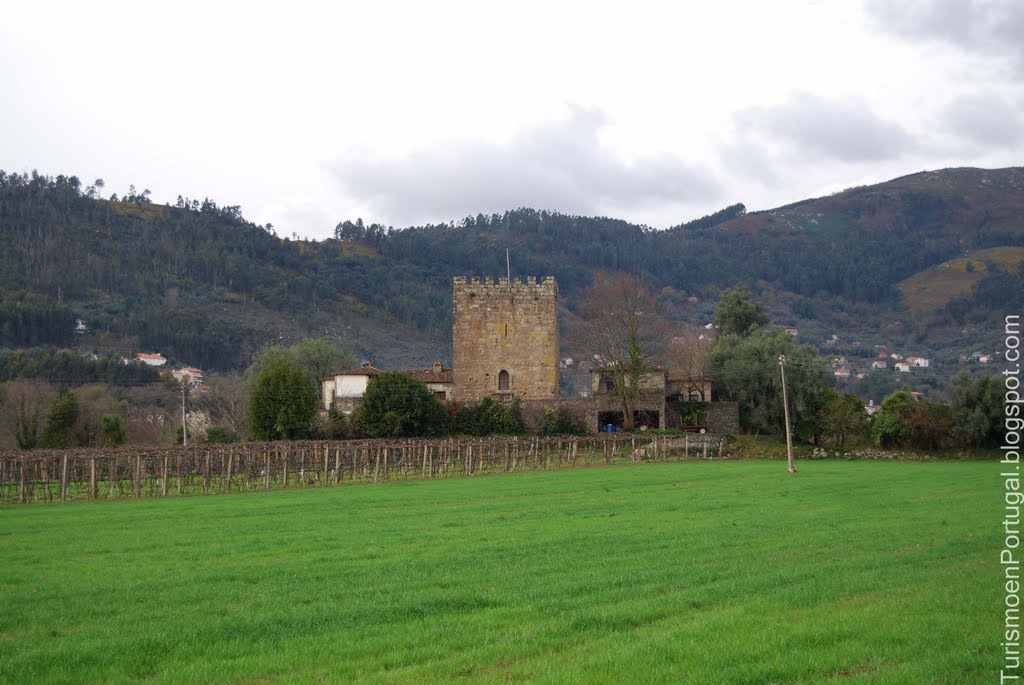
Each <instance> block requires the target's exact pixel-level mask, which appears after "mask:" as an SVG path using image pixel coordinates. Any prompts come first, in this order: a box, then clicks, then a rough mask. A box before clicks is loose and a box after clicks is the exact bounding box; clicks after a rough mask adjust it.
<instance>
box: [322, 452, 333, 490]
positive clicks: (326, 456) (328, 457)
mask: <svg viewBox="0 0 1024 685" xmlns="http://www.w3.org/2000/svg"><path fill="white" fill-rule="evenodd" d="M330 458H331V448H330V447H328V446H327V445H324V478H323V480H322V481H321V482H322V483H323V484H324V485H327V474H328V473H329V471H328V468H329V465H328V462H327V460H328V459H330Z"/></svg>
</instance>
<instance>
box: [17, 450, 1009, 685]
mask: <svg viewBox="0 0 1024 685" xmlns="http://www.w3.org/2000/svg"><path fill="white" fill-rule="evenodd" d="M998 471H999V467H998V464H994V463H984V462H941V463H929V462H923V463H922V462H873V461H872V462H868V461H863V462H845V461H838V462H833V461H816V462H805V463H803V464H801V465H800V472H799V473H798V474H796V475H792V476H791V475H789V474H787V473H786V472H785V465H784V464H782V463H780V462H772V461H740V462H720V461H716V462H680V463H668V464H649V465H646V464H645V465H636V466H619V467H609V468H593V469H581V470H573V471H561V472H545V473H523V474H510V475H501V476H489V477H482V478H467V479H457V480H444V481H435V482H405V483H393V484H387V485H377V486H353V487H348V488H344V487H343V488H326V489H310V490H303V491H281V492H273V493H265V494H264V493H260V494H248V495H231V496H211V497H193V498H179V499H167V500H156V499H154V500H142V501H120V502H101V503H78V504H73V505H29V506H22V507H4V508H0V561H2V571H0V682H3V683H22V682H24V683H45V682H53V683H57V682H59V683H72V682H83V683H92V682H174V683H221V682H228V683H276V682H281V683H286V682H300V683H303V682H307V683H313V682H358V683H378V682H399V683H421V682H452V681H458V680H465V681H471V682H508V681H532V682H572V683H624V682H642V683H657V682H664V683H714V684H715V685H724V684H729V683H737V684H738V683H751V684H752V683H764V684H768V683H808V684H810V683H899V684H907V683H949V684H951V685H952V684H957V685H959V684H962V683H982V682H985V683H989V682H998V670H999V667H1000V665H1001V663H1002V651H1001V650H1002V648H1001V647H1000V644H999V643H1000V641H1001V639H1002V621H1003V615H1002V612H1001V610H1002V594H1001V593H1002V572H1001V569H1000V567H999V565H998V550H999V546H1000V545H1001V543H1002V538H1001V535H1000V534H1001V528H1002V526H1001V522H1002V508H1001V505H1002V502H1001V499H1000V496H1001V491H1000V489H999V488H1000V487H1001V481H1000V479H999V477H998Z"/></svg>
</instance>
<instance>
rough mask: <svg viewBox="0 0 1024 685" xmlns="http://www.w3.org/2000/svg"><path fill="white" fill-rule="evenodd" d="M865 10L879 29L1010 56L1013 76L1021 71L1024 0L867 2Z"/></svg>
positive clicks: (1023, 47)
mask: <svg viewBox="0 0 1024 685" xmlns="http://www.w3.org/2000/svg"><path fill="white" fill-rule="evenodd" d="M864 9H865V12H866V14H867V16H868V19H869V20H871V21H872V22H873V23H874V24H875V25H876V26H877V27H878V28H880V29H881V30H883V31H887V32H889V33H892V34H895V35H898V36H901V37H903V38H908V39H910V40H924V41H942V42H946V43H950V44H952V45H956V46H958V47H959V48H961V49H963V50H965V51H968V52H973V53H978V54H982V55H986V56H994V57H999V58H1009V59H1010V60H1011V62H1012V64H1013V66H1014V68H1015V69H1016V71H1017V75H1018V76H1021V75H1024V3H1022V2H1020V0H914V1H907V2H893V1H892V0H868V1H867V2H866V3H865V6H864Z"/></svg>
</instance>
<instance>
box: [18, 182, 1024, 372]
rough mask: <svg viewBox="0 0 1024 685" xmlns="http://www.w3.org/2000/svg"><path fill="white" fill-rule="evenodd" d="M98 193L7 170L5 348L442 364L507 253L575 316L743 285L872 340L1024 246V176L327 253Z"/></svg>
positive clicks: (450, 232)
mask: <svg viewBox="0 0 1024 685" xmlns="http://www.w3.org/2000/svg"><path fill="white" fill-rule="evenodd" d="M96 185H99V184H96ZM96 185H93V186H90V187H88V188H83V187H82V184H81V182H80V181H79V180H78V179H77V178H75V177H70V178H68V177H63V176H58V177H56V178H49V177H45V176H41V175H38V174H36V173H33V174H31V175H19V174H6V173H3V172H0V240H2V241H3V248H2V250H0V288H2V290H3V293H4V295H3V296H2V299H0V347H6V348H14V347H23V346H31V345H38V344H53V345H67V344H69V342H71V338H72V335H73V333H72V324H73V321H74V318H75V317H76V316H81V317H83V318H85V319H86V320H87V321H88V323H89V325H90V326H91V327H92V330H93V331H102V332H103V333H104V334H105V336H106V338H105V339H106V340H108V341H111V340H112V341H118V344H121V345H122V346H124V347H126V348H131V347H133V346H137V347H139V348H146V349H154V350H160V351H163V352H165V353H170V354H172V355H174V356H176V357H178V358H179V359H181V360H184V361H187V362H188V363H191V364H195V365H199V366H202V367H203V368H213V369H217V368H238V367H241V366H243V365H245V364H246V363H247V362H248V360H249V358H250V356H251V354H252V352H253V351H254V350H255V349H257V348H258V347H259V345H261V344H262V343H264V342H266V341H268V340H271V339H273V340H282V339H294V338H296V337H300V336H301V335H307V334H310V333H317V334H321V335H327V336H328V337H335V338H337V339H338V340H339V342H341V343H342V344H346V345H347V346H348V347H350V348H351V347H357V348H358V349H354V351H355V352H356V353H357V354H364V355H371V354H372V355H374V358H375V359H378V360H380V359H389V358H390V359H392V360H398V359H403V360H405V361H406V362H407V363H429V362H430V361H432V359H431V358H430V357H432V356H434V355H443V354H445V353H446V352H447V342H446V341H447V339H448V335H449V329H450V321H451V303H450V288H451V286H450V284H451V277H452V276H453V275H494V276H498V275H501V274H503V273H504V271H505V255H506V249H508V250H509V251H510V254H511V263H512V272H513V275H517V274H521V275H534V276H540V275H545V274H554V275H555V276H556V277H557V278H558V281H559V284H560V286H561V290H562V294H563V303H564V305H565V306H566V308H567V309H568V310H574V309H576V307H577V305H578V303H579V302H580V298H581V296H582V294H583V292H584V291H585V290H586V288H587V287H588V286H589V284H590V283H591V281H592V278H593V274H594V273H595V272H596V271H598V270H601V271H611V272H614V271H626V272H630V273H633V274H636V275H638V276H640V277H641V279H642V280H643V281H644V282H645V283H646V284H647V285H648V286H649V287H650V288H651V289H652V290H654V291H656V292H658V293H660V294H661V296H662V299H663V300H664V302H665V303H666V305H667V311H669V312H670V315H672V316H675V317H678V318H681V319H687V318H689V319H693V320H696V321H701V322H703V321H704V320H705V319H706V317H707V316H708V314H709V312H710V306H711V305H712V304H713V302H714V301H715V300H717V295H718V293H719V292H720V291H721V290H722V289H723V288H725V287H728V286H731V285H733V284H735V283H736V282H738V281H744V282H747V283H750V284H751V286H752V288H753V289H754V292H755V294H757V295H759V296H760V297H762V298H763V299H764V300H765V301H766V302H768V304H769V307H770V310H771V311H773V313H774V314H775V315H776V316H777V317H779V318H780V319H785V320H786V322H792V323H801V322H817V324H819V325H820V326H822V327H828V328H832V327H842V326H850V325H856V326H857V327H858V328H859V329H860V330H864V331H870V330H872V329H874V330H878V328H879V327H880V326H881V325H882V323H883V320H884V319H885V317H887V316H889V317H902V318H910V317H911V316H912V315H913V312H910V313H908V312H907V310H905V309H904V305H903V303H902V302H901V300H900V291H899V289H898V288H897V284H898V283H899V282H900V281H903V280H904V279H906V278H908V277H910V276H912V275H914V274H915V273H917V272H919V271H921V270H923V269H926V268H928V267H931V266H934V265H937V264H940V263H942V262H944V261H946V260H950V259H952V258H955V257H958V256H961V255H963V254H964V253H966V252H968V251H971V250H978V249H983V248H992V247H1001V246H1019V245H1024V169H1021V168H1011V169H1003V170H980V169H951V170H944V171H937V172H924V173H920V174H915V175H912V176H907V177H904V178H900V179H896V180H893V181H890V182H887V183H883V184H880V185H876V186H869V187H861V188H853V189H850V190H847V191H844V192H842V193H838V194H836V195H832V196H829V197H824V198H819V199H813V200H805V201H803V202H799V203H796V204H793V205H789V206H787V207H781V208H778V209H774V210H770V211H763V212H749V213H748V212H746V211H745V208H744V207H743V205H741V204H737V205H733V206H731V207H728V208H726V209H723V210H722V211H720V212H717V213H716V214H714V215H711V216H708V217H703V218H701V219H697V220H694V221H690V222H688V223H684V224H681V225H679V226H676V227H673V228H671V229H668V230H661V231H659V230H653V229H650V228H648V227H644V226H637V225H633V224H630V223H627V222H624V221H621V220H617V219H611V218H603V217H598V218H592V217H577V216H567V215H563V214H558V213H554V212H547V211H537V210H533V209H516V210H510V211H507V212H505V213H504V214H500V215H499V214H493V215H489V216H485V215H477V216H475V217H467V218H465V219H463V220H461V221H458V222H451V223H449V224H441V225H430V226H419V227H412V228H405V229H402V230H395V229H392V228H385V227H383V226H380V225H377V224H365V223H364V222H363V221H362V220H356V221H349V220H345V221H342V222H341V223H339V224H338V226H337V228H336V231H335V238H334V239H330V240H325V241H322V242H314V241H303V240H289V239H287V238H280V237H278V236H277V235H276V234H275V232H274V229H273V228H272V227H270V226H258V225H255V224H253V223H251V222H248V221H246V220H245V219H244V218H243V216H242V212H241V209H240V208H239V207H236V206H227V207H222V206H218V205H217V204H216V203H215V202H213V201H211V200H209V199H206V200H203V201H201V202H200V201H195V200H188V199H185V198H179V199H178V202H177V203H176V205H175V206H162V205H156V204H153V203H151V202H150V200H149V193H148V191H142V192H141V193H139V192H136V191H135V190H134V188H133V189H131V190H130V191H129V193H127V194H126V195H125V196H122V197H117V196H111V197H110V198H109V199H102V198H99V197H98V196H97V194H96V193H97V188H96ZM998 278H999V276H998V274H996V275H995V276H992V277H989V278H988V280H986V281H985V283H984V284H983V285H984V287H983V288H982V291H981V292H979V293H975V294H974V295H971V296H968V298H967V300H966V301H969V302H970V303H971V304H972V306H977V304H978V300H977V298H979V297H980V298H984V297H989V296H990V294H986V293H989V291H991V290H992V284H993V283H994V282H996V280H998ZM1003 280H1005V281H1006V282H1010V281H1012V279H1007V278H1004V279H1003ZM1018 297H1019V295H1018ZM972 298H973V299H972ZM956 306H957V307H959V308H960V309H958V312H960V313H961V316H959V317H952V316H948V312H946V313H942V312H939V313H938V314H935V313H932V314H928V315H927V316H925V314H920V313H918V314H917V315H916V316H917V317H918V319H921V318H922V317H924V318H925V319H927V320H928V325H931V326H935V325H941V324H942V323H943V320H944V318H948V319H949V323H950V324H951V325H952V324H954V323H955V321H954V318H957V319H958V320H959V321H960V322H962V321H963V320H964V317H963V316H962V311H961V310H962V308H963V306H964V305H963V303H962V302H961V303H960V304H958V305H956ZM929 316H930V317H931V318H930V319H929V318H928V317H929ZM782 322H783V321H780V323H782Z"/></svg>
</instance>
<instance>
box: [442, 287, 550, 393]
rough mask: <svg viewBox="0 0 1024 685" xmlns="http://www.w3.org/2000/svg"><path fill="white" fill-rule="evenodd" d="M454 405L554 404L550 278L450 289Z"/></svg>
mask: <svg viewBox="0 0 1024 685" xmlns="http://www.w3.org/2000/svg"><path fill="white" fill-rule="evenodd" d="M453 302H454V315H453V319H454V324H453V329H452V347H453V355H452V356H453V359H452V362H453V363H452V366H453V367H454V372H455V387H454V391H453V395H454V399H456V400H458V401H459V402H477V401H479V400H482V399H484V398H485V397H493V396H495V395H502V394H506V393H503V392H500V391H499V388H498V377H499V374H500V373H501V372H502V371H503V370H504V371H507V372H508V376H509V387H508V391H507V394H510V395H514V396H516V397H518V398H520V399H523V400H553V399H557V398H558V359H559V340H558V284H557V283H556V282H555V279H554V277H553V276H545V277H544V278H543V279H541V281H540V282H539V283H538V282H536V280H535V279H534V278H533V277H529V278H527V279H526V282H525V283H524V282H523V281H522V279H520V278H516V279H514V280H513V281H512V282H511V283H509V282H508V279H506V278H502V279H499V280H498V282H497V283H495V282H494V280H493V279H491V278H487V279H485V280H484V281H483V282H481V281H480V279H479V278H473V279H472V280H470V281H467V280H466V279H465V278H464V277H456V278H455V279H454V283H453Z"/></svg>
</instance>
